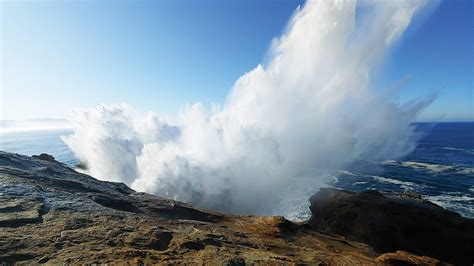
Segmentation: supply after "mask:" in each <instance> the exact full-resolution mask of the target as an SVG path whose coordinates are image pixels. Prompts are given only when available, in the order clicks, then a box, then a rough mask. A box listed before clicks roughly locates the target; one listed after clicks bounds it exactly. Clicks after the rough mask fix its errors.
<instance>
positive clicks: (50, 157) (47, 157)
mask: <svg viewBox="0 0 474 266" xmlns="http://www.w3.org/2000/svg"><path fill="white" fill-rule="evenodd" d="M32 157H33V158H37V159H40V160H43V161H48V162H54V161H55V159H54V157H53V155H50V154H47V153H42V154H40V155H33V156H32Z"/></svg>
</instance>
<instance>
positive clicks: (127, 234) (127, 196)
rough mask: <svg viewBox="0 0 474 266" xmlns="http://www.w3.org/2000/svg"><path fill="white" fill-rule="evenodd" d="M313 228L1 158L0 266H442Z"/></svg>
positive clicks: (49, 162) (42, 163) (37, 162)
mask: <svg viewBox="0 0 474 266" xmlns="http://www.w3.org/2000/svg"><path fill="white" fill-rule="evenodd" d="M313 200H314V199H313ZM313 203H314V201H313ZM314 206H315V205H314V204H313V207H314ZM327 215H329V216H330V214H327ZM350 219H352V218H350ZM317 221H318V219H317V218H313V219H312V221H311V224H308V223H292V222H290V221H287V220H285V219H284V218H282V217H257V216H236V215H228V214H221V213H215V212H212V211H207V210H200V209H196V208H193V207H192V206H189V205H187V204H184V203H180V202H176V201H173V200H169V199H163V198H159V197H156V196H153V195H149V194H145V193H139V192H135V191H133V190H132V189H130V188H128V187H127V186H126V185H124V184H121V183H113V182H105V181H99V180H96V179H94V178H93V177H90V176H88V175H85V174H81V173H79V172H76V171H75V170H73V169H71V168H69V167H67V166H66V165H64V164H62V163H59V162H57V161H55V160H54V158H52V157H50V156H47V155H41V156H36V157H27V156H22V155H18V154H10V153H5V152H0V262H2V263H5V264H14V263H20V264H21V263H25V264H31V263H48V264H58V263H81V264H82V263H132V264H135V263H144V264H147V263H150V264H151V263H160V262H161V263H164V264H174V263H178V262H179V263H190V264H202V263H207V264H228V265H234V264H245V263H265V264H296V263H308V264H347V265H354V264H399V263H423V264H436V263H438V262H439V260H438V259H437V256H436V255H437V253H430V255H432V257H434V258H432V257H428V256H423V255H424V254H421V256H419V255H414V254H412V253H409V252H406V251H398V250H404V249H403V246H402V247H401V248H398V246H397V248H396V250H395V249H393V250H390V251H381V250H380V249H377V248H375V249H374V248H372V247H371V246H369V245H367V244H364V243H361V242H359V241H353V240H349V238H352V239H359V238H358V237H354V235H351V234H350V233H349V234H348V236H349V238H345V237H343V236H340V235H343V234H345V233H347V232H346V231H338V230H330V229H331V227H328V226H322V228H323V229H324V230H325V231H326V232H323V231H322V230H321V229H320V228H319V226H320V225H322V224H320V223H318V222H317ZM352 229H354V230H356V229H357V228H352ZM469 230H470V229H469ZM349 231H350V230H349ZM360 239H362V240H366V239H363V238H360ZM387 241H388V239H387ZM415 251H416V250H415ZM384 252H388V253H384ZM442 258H445V257H442ZM446 258H448V257H446Z"/></svg>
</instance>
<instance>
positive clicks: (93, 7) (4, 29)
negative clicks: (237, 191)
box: [0, 0, 474, 121]
mask: <svg viewBox="0 0 474 266" xmlns="http://www.w3.org/2000/svg"><path fill="white" fill-rule="evenodd" d="M303 3H304V1H283V0H282V1H279V0H274V1H271V0H259V1H250V0H244V1H236V0H228V1H217V0H213V1H184V0H178V1H170V0H163V1H138V2H137V1H97V2H93V1H88V0H85V1H62V2H60V1H0V16H1V17H0V29H1V32H0V33H1V35H0V61H1V68H0V74H1V76H0V88H1V91H0V104H1V106H0V119H9V120H15V119H31V118H45V117H48V118H65V117H67V115H68V113H70V112H71V110H72V109H73V108H90V107H94V106H95V105H97V104H100V103H106V104H108V103H117V102H126V103H129V104H130V105H132V106H134V107H135V108H136V109H138V110H139V111H143V112H145V111H148V110H152V111H154V112H156V113H158V114H160V115H164V116H168V115H173V114H176V113H177V112H179V111H180V110H182V109H183V107H184V106H185V104H186V103H194V102H201V103H203V104H204V105H205V106H210V105H211V104H212V103H223V102H224V101H225V99H226V95H227V93H228V91H229V90H230V88H231V87H232V85H233V84H234V82H235V81H236V80H237V79H238V78H239V77H240V76H241V75H242V74H244V73H246V72H248V71H250V70H251V69H253V68H254V67H255V66H257V64H259V63H261V62H264V59H265V55H266V51H267V50H268V47H269V45H270V44H271V41H272V39H273V38H275V37H278V36H279V35H280V34H281V33H282V31H283V29H284V27H285V25H286V22H287V21H288V19H289V18H290V17H291V15H292V13H293V12H294V10H295V9H296V8H297V6H298V5H299V4H303ZM473 14H474V1H470V0H452V1H447V0H446V1H442V2H441V3H440V4H439V5H438V6H437V8H436V9H435V10H434V11H432V12H430V14H429V15H426V16H425V17H422V18H419V19H418V20H417V21H415V22H414V24H413V26H412V27H411V28H410V29H409V31H408V32H407V33H406V34H405V36H404V37H403V39H402V40H401V42H400V43H398V44H397V45H396V47H395V48H394V49H393V51H392V53H391V54H390V56H389V58H388V60H387V62H386V64H384V65H383V66H381V71H380V76H379V77H378V79H377V80H376V81H375V83H374V86H379V87H381V88H383V87H390V86H391V85H393V84H394V83H396V82H397V81H399V80H403V79H408V80H409V81H408V82H407V84H406V85H405V86H404V88H403V90H402V91H401V94H400V100H401V101H406V100H410V99H416V98H417V97H423V96H426V95H430V94H433V93H437V94H438V98H437V100H436V101H435V102H434V103H433V104H432V105H431V106H429V107H428V108H427V109H426V110H425V111H424V112H423V113H422V114H421V115H420V117H419V119H420V120H421V121H474V92H473V90H474V32H473V31H474V17H473V16H474V15H473Z"/></svg>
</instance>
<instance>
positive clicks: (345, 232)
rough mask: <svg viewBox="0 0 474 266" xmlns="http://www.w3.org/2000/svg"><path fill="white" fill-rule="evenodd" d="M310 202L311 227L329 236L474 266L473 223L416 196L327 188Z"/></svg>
mask: <svg viewBox="0 0 474 266" xmlns="http://www.w3.org/2000/svg"><path fill="white" fill-rule="evenodd" d="M310 203H311V207H310V209H311V212H312V217H311V219H310V221H309V224H310V225H311V226H313V227H314V228H317V229H318V230H321V231H323V232H325V233H330V234H337V235H342V236H344V237H347V238H349V239H351V240H355V241H360V242H363V243H367V244H369V245H370V246H372V247H373V248H374V249H375V250H376V251H378V252H396V251H398V250H405V251H409V252H412V253H415V254H418V255H425V256H430V257H435V258H438V259H440V260H442V261H445V262H449V263H455V264H460V265H472V263H473V262H474V220H471V219H467V218H464V217H461V216H460V215H459V214H457V213H454V212H451V211H448V210H445V209H443V208H441V207H439V206H438V205H435V204H433V203H431V202H429V201H425V200H423V199H422V198H421V197H420V196H417V195H416V194H385V195H384V194H381V193H379V192H377V191H364V192H361V193H352V192H347V191H342V190H337V189H331V188H325V189H321V190H320V191H319V192H318V193H317V194H315V195H313V196H312V197H311V199H310ZM384 257H385V258H386V259H387V260H388V259H389V257H390V256H388V255H385V256H384Z"/></svg>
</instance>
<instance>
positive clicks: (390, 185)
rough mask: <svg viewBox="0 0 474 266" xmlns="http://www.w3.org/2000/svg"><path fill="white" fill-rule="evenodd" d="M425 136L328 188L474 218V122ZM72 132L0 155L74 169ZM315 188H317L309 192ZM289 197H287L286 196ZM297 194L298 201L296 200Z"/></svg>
mask: <svg viewBox="0 0 474 266" xmlns="http://www.w3.org/2000/svg"><path fill="white" fill-rule="evenodd" d="M416 127H417V131H418V132H420V133H422V134H423V135H424V137H423V138H422V139H421V140H420V141H419V143H418V146H417V148H416V149H415V150H414V151H413V152H412V153H411V154H409V155H407V156H405V157H404V158H401V159H399V160H396V161H384V162H371V161H362V160H361V161H357V162H355V163H354V164H353V165H351V166H350V167H348V168H347V169H344V170H340V171H336V172H334V173H330V174H329V175H330V176H331V178H329V179H328V180H327V181H326V182H327V184H328V185H329V186H333V187H337V188H342V189H346V190H352V191H361V190H365V189H376V190H380V191H396V192H406V191H412V192H417V193H419V194H421V195H423V196H424V197H425V198H426V199H428V200H431V201H432V202H435V203H436V204H438V205H441V206H443V207H445V208H447V209H450V210H452V211H456V212H459V213H461V214H462V215H463V216H466V217H470V218H474V123H438V124H429V123H420V124H416ZM70 133H71V131H68V130H59V131H58V130H55V131H29V132H16V133H1V134H0V150H4V151H9V152H16V153H20V154H26V155H33V154H40V153H43V152H46V153H49V154H52V155H53V156H54V157H55V158H56V159H57V160H59V161H61V162H64V163H66V164H68V165H71V166H73V165H75V164H76V163H78V160H77V159H76V158H75V157H74V155H73V154H72V153H71V151H70V150H69V149H68V147H67V146H66V145H65V144H64V143H63V142H62V140H61V139H60V136H61V135H68V134H70ZM314 180H315V178H311V177H309V178H307V179H304V178H301V179H298V180H297V179H295V183H297V182H300V183H301V184H300V185H299V186H295V188H292V189H294V190H292V191H289V193H287V194H288V195H289V196H288V197H287V198H286V199H285V200H286V203H284V204H282V206H283V208H284V210H280V211H279V213H278V214H284V215H286V216H287V217H288V218H292V219H295V220H298V219H300V220H304V219H306V218H307V217H308V215H309V213H308V206H307V204H308V203H307V198H308V197H309V196H310V195H311V194H312V193H314V192H316V191H317V188H318V187H320V185H319V184H317V183H312V182H313V181H314ZM311 187H314V189H311ZM285 195H286V194H285ZM292 195H293V196H294V195H299V196H300V197H292Z"/></svg>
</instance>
